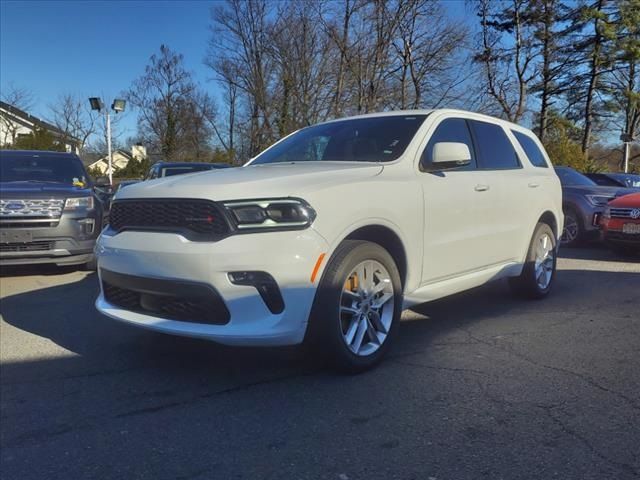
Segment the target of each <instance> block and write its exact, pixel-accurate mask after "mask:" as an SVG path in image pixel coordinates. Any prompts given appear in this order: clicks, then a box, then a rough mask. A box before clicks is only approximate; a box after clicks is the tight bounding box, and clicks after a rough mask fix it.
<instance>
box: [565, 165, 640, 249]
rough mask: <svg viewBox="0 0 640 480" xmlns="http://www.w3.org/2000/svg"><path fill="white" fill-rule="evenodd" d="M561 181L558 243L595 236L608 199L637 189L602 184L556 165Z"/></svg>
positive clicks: (570, 169)
mask: <svg viewBox="0 0 640 480" xmlns="http://www.w3.org/2000/svg"><path fill="white" fill-rule="evenodd" d="M556 173H557V174H558V177H559V178H560V183H561V184H562V209H563V210H564V230H563V231H562V238H561V240H560V242H561V244H562V245H567V246H575V245H578V244H579V243H580V242H583V241H586V240H592V239H596V238H598V236H599V234H600V216H601V215H602V212H604V209H605V207H606V206H607V203H609V201H610V200H612V199H614V198H616V197H620V196H622V195H627V194H629V193H635V192H637V191H639V190H640V189H637V188H622V187H603V186H600V185H598V184H597V183H595V182H594V181H593V180H591V179H590V178H587V177H586V176H585V175H583V174H581V173H579V172H577V171H576V170H574V169H573V168H569V167H556Z"/></svg>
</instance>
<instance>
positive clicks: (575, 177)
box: [556, 167, 596, 187]
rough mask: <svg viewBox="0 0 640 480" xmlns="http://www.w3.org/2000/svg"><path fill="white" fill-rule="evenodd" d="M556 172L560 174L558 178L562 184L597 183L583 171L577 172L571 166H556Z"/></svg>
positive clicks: (589, 184)
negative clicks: (583, 173) (582, 172)
mask: <svg viewBox="0 0 640 480" xmlns="http://www.w3.org/2000/svg"><path fill="white" fill-rule="evenodd" d="M556 173H557V174H558V178H560V183H561V184H562V185H565V186H566V185H588V186H591V187H592V186H594V185H596V183H595V182H594V181H593V180H591V179H589V178H587V177H585V176H584V175H582V174H581V173H578V172H576V171H575V170H574V169H573V168H569V167H561V168H556Z"/></svg>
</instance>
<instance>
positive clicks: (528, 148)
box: [511, 130, 549, 168]
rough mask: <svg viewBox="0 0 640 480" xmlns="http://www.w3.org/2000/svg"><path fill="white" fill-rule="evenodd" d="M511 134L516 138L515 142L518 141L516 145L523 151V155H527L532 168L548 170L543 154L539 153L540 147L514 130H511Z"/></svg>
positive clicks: (526, 136)
mask: <svg viewBox="0 0 640 480" xmlns="http://www.w3.org/2000/svg"><path fill="white" fill-rule="evenodd" d="M511 133H513V135H514V136H515V137H516V140H518V143H519V144H520V146H521V147H522V149H523V150H524V153H526V154H527V157H528V158H529V161H530V162H531V164H532V165H533V166H534V167H542V168H549V165H547V161H546V160H545V158H544V154H543V153H542V152H541V151H540V147H538V145H537V144H536V142H535V141H534V140H533V138H531V137H530V136H529V135H526V134H524V133H522V132H517V131H515V130H511Z"/></svg>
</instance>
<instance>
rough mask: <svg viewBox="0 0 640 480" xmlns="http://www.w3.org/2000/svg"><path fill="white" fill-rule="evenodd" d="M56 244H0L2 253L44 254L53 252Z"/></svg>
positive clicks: (41, 242) (39, 242)
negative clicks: (47, 251) (49, 251)
mask: <svg viewBox="0 0 640 480" xmlns="http://www.w3.org/2000/svg"><path fill="white" fill-rule="evenodd" d="M53 244H54V242H49V241H37V242H28V243H0V252H42V251H46V250H53Z"/></svg>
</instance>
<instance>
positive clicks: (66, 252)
mask: <svg viewBox="0 0 640 480" xmlns="http://www.w3.org/2000/svg"><path fill="white" fill-rule="evenodd" d="M100 227H101V225H100V224H99V221H98V220H97V218H96V216H94V215H87V213H86V212H84V213H63V214H62V216H61V217H60V218H59V219H51V220H50V221H45V222H43V221H31V222H30V221H29V220H28V219H25V220H15V219H11V220H7V219H3V221H2V223H0V232H1V233H2V241H1V242H0V265H30V264H42V263H53V264H56V265H77V264H82V263H87V262H89V261H91V260H92V259H93V258H94V255H93V250H94V247H95V243H96V238H97V237H98V234H99V232H100Z"/></svg>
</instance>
